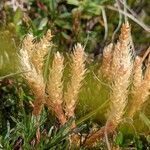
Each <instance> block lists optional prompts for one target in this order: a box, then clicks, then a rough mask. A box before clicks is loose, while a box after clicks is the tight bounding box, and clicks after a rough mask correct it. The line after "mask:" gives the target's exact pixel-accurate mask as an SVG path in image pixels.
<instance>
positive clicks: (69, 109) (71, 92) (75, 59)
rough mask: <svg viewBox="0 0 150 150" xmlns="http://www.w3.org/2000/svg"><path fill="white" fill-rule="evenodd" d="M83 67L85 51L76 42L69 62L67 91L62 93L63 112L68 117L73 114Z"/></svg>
mask: <svg viewBox="0 0 150 150" xmlns="http://www.w3.org/2000/svg"><path fill="white" fill-rule="evenodd" d="M85 72H86V69H85V53H84V48H83V47H82V46H81V44H77V45H76V46H75V48H74V51H73V55H72V64H71V81H70V83H69V85H68V88H67V91H66V92H65V94H64V100H65V104H66V106H65V112H66V115H67V117H68V118H70V117H72V116H74V110H75V107H76V103H77V98H78V93H79V90H80V88H81V85H82V83H81V82H82V80H83V79H84V75H85Z"/></svg>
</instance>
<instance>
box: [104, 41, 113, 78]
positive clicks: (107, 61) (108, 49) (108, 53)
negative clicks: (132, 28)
mask: <svg viewBox="0 0 150 150" xmlns="http://www.w3.org/2000/svg"><path fill="white" fill-rule="evenodd" d="M112 50H113V44H112V43H110V44H109V45H108V46H105V48H104V51H103V62H102V66H101V68H102V72H103V76H104V77H107V78H110V74H111V62H112V54H113V51H112Z"/></svg>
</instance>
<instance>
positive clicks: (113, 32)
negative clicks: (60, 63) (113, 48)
mask: <svg viewBox="0 0 150 150" xmlns="http://www.w3.org/2000/svg"><path fill="white" fill-rule="evenodd" d="M15 1H16V3H14V4H13V3H11V2H12V1H7V0H6V1H1V2H0V150H1V149H2V150H3V149H4V150H12V149H15V150H17V149H25V150H30V149H35V150H37V149H38V150H49V149H50V150H53V149H62V150H64V149H81V150H84V149H85V150H86V149H90V148H91V147H92V148H91V149H109V148H110V147H109V146H111V148H112V149H117V148H120V149H132V148H133V149H139V150H146V149H149V148H150V111H149V109H150V104H149V97H148V98H147V101H146V102H145V103H144V104H143V105H142V104H141V106H142V109H140V110H139V111H137V112H136V113H135V115H134V117H131V116H128V109H129V108H127V107H126V108H125V109H124V113H125V114H124V117H121V119H122V120H121V121H120V120H119V122H120V123H119V124H118V125H117V127H116V129H115V131H113V132H112V133H109V130H108V131H107V132H108V141H107V138H106V135H105V136H104V137H103V138H101V139H102V140H100V141H97V143H96V144H95V143H93V144H91V145H90V148H88V144H87V143H86V142H87V141H88V139H89V137H90V136H91V135H92V134H93V135H94V133H95V132H97V131H99V130H100V129H102V128H103V127H104V126H106V123H107V121H108V118H109V113H110V112H111V108H110V110H109V107H110V106H111V107H113V106H112V105H111V101H112V100H111V96H110V95H111V93H112V83H111V81H109V79H108V77H106V76H104V73H103V72H102V69H101V65H103V59H104V58H103V55H102V54H103V50H104V48H105V47H106V46H107V45H108V44H109V43H111V42H116V41H117V40H118V36H119V34H120V29H121V25H122V23H123V22H125V20H126V19H128V21H129V23H130V25H131V29H132V37H133V42H134V45H135V53H134V54H135V55H136V56H137V55H138V56H141V57H144V56H143V55H144V54H145V52H146V50H147V48H148V46H149V41H150V27H149V25H150V24H149V22H150V15H149V14H150V10H149V5H150V2H149V1H147V0H143V1H134V0H129V1H127V3H126V4H124V3H122V1H121V0H118V1H115V0H112V1H110V0H40V1H39V0H37V1H35V0H28V2H26V1H24V0H21V1H20V2H19V1H17V0H15ZM119 10H121V11H120V13H119ZM134 15H135V16H134ZM130 16H131V17H130ZM49 29H50V30H51V32H52V36H53V38H52V41H51V42H52V43H51V42H50V45H49V47H48V48H47V54H46V55H45V56H44V57H43V58H44V64H43V65H44V69H45V70H44V73H43V74H44V84H46V83H47V85H46V88H47V86H48V78H49V73H51V69H52V65H53V60H54V58H55V54H56V51H59V52H60V54H63V56H64V73H63V77H62V78H63V83H64V85H63V86H64V88H63V97H65V96H64V95H65V92H66V93H67V88H68V86H69V83H70V82H71V76H72V74H71V73H72V72H71V71H72V68H73V67H72V66H71V64H73V60H72V59H73V56H72V51H73V48H74V45H75V44H77V43H81V44H82V45H83V47H84V48H85V49H84V50H85V55H86V57H87V58H86V60H85V68H86V74H85V76H84V80H83V81H82V84H81V85H82V86H81V89H80V90H78V92H79V93H78V92H77V93H78V98H77V102H76V103H77V106H75V107H74V108H75V115H72V116H71V117H70V118H67V119H66V120H67V121H65V124H61V122H60V120H59V117H58V115H57V113H56V112H55V109H54V108H53V107H52V106H51V107H52V108H51V107H50V106H48V104H46V103H45V102H44V107H43V110H42V112H41V114H40V115H38V116H36V115H33V110H34V109H36V108H35V100H36V93H35V92H34V90H35V89H34V88H33V87H32V86H31V84H32V82H31V83H30V81H29V80H28V78H27V77H26V76H25V73H26V70H24V69H22V66H21V63H20V49H22V48H23V43H24V40H25V37H27V33H32V34H33V36H34V37H36V38H35V39H34V42H35V43H36V42H39V41H40V40H42V38H43V37H44V35H45V34H46V33H47V31H48V30H49ZM34 42H33V43H34ZM39 45H40V44H39ZM37 48H40V46H37ZM74 51H75V49H74ZM147 51H148V50H147ZM70 54H71V55H70ZM43 55H44V54H43ZM148 57H149V54H148V55H147V56H146V58H145V59H144V60H143V65H142V70H143V74H144V75H145V74H146V69H147V68H148V66H149V63H148V60H149V58H148ZM35 60H38V57H36V58H35ZM39 62H40V61H39ZM32 63H33V62H32ZM33 64H34V63H33ZM34 65H35V64H34ZM34 65H33V66H34ZM49 66H50V67H49ZM35 68H36V65H35ZM31 73H32V72H31ZM118 74H119V73H118ZM77 75H78V74H77ZM131 77H133V76H132V75H131ZM45 79H46V80H45ZM45 81H46V83H45ZM50 82H51V81H50ZM130 84H131V85H130V86H129V87H128V90H129V95H128V98H127V99H129V102H131V100H130V99H132V94H133V93H132V88H133V87H134V83H133V81H132V82H131V83H130ZM50 85H51V84H50ZM52 85H53V84H52ZM70 88H71V87H70ZM44 91H45V95H46V98H47V97H48V96H49V91H48V90H47V89H44ZM139 91H140V90H139ZM141 91H142V90H141ZM39 93H40V92H39ZM56 93H57V92H56ZM72 93H73V92H72ZM46 98H45V99H46ZM131 104H132V102H131ZM128 105H130V103H129V104H128ZM54 106H57V105H54ZM65 106H66V103H64V102H63V106H62V107H63V112H65V111H66V110H65V109H66V107H65ZM118 106H119V105H118ZM65 113H66V112H65ZM65 113H64V114H65ZM65 116H67V115H66V114H65ZM74 124H75V127H74V126H73V125H74ZM73 141H75V142H73Z"/></svg>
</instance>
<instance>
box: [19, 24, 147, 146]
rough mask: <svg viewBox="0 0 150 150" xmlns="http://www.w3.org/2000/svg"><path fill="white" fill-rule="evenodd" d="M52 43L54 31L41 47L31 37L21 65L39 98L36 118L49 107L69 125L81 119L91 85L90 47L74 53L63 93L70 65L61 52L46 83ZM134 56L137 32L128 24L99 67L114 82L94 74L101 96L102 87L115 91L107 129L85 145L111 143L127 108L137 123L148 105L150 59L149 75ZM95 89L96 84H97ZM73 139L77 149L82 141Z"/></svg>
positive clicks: (93, 134) (74, 136)
mask: <svg viewBox="0 0 150 150" xmlns="http://www.w3.org/2000/svg"><path fill="white" fill-rule="evenodd" d="M51 39H52V35H51V32H50V31H48V33H47V34H46V35H45V36H44V37H43V39H41V40H40V41H39V42H35V41H34V38H33V36H32V35H30V34H29V35H27V36H26V37H25V39H24V41H23V45H22V49H21V50H20V62H21V69H22V70H23V71H25V73H24V77H25V79H26V80H27V81H28V83H29V85H30V87H31V89H32V90H33V93H34V95H35V100H34V103H33V115H34V116H40V114H41V111H42V108H43V105H45V106H46V107H48V109H50V110H52V111H53V112H54V115H55V116H56V118H57V119H58V121H59V123H60V125H61V126H63V125H64V124H66V123H67V122H68V121H69V120H70V118H72V117H73V118H75V116H76V114H75V109H76V105H77V102H78V95H79V92H80V90H81V88H82V85H83V83H84V84H86V75H87V72H88V71H87V70H88V69H87V67H86V57H85V52H84V48H83V46H82V45H81V44H77V45H76V46H75V47H74V49H73V54H71V59H72V62H71V63H70V70H71V71H70V72H71V77H70V80H69V82H68V83H67V88H66V90H64V89H63V88H64V87H63V86H64V83H63V81H64V79H63V74H64V68H65V64H64V62H65V61H64V56H63V55H62V54H60V53H59V52H56V53H55V54H54V58H53V61H52V65H51V66H50V67H49V70H50V73H49V76H48V81H47V82H45V81H44V78H43V68H44V58H45V55H46V54H47V53H48V49H49V47H51V46H52V45H53V44H52V41H51ZM134 56H135V51H134V46H133V42H132V37H131V27H130V25H129V23H128V22H126V23H124V24H123V25H122V28H121V34H120V36H119V40H118V42H117V43H116V44H115V43H113V44H112V43H111V44H109V45H108V46H106V47H105V48H104V54H103V61H102V65H101V66H99V68H100V70H99V71H97V72H99V74H101V75H102V77H104V78H106V79H108V80H106V81H108V83H107V84H105V83H104V82H103V81H102V82H101V79H99V77H98V76H97V75H98V73H96V74H95V73H94V72H92V76H93V78H96V80H95V81H96V82H97V83H98V84H99V85H100V87H99V86H97V87H98V88H99V91H101V87H102V86H101V85H107V86H108V87H109V90H107V91H109V92H110V93H109V94H108V95H109V97H108V96H107V98H108V100H110V104H109V105H110V109H109V111H108V113H107V117H106V123H105V125H104V126H103V127H102V128H100V129H99V130H98V131H96V132H95V131H93V132H91V133H90V134H89V135H88V136H87V138H86V139H85V140H84V142H83V145H84V146H87V147H91V146H92V145H93V144H94V143H95V142H97V141H98V140H100V139H103V138H104V137H106V139H107V135H109V134H112V133H114V131H115V130H116V128H117V127H118V125H119V124H120V122H121V121H122V119H123V118H124V116H125V111H126V108H129V109H128V112H129V113H127V114H128V115H129V116H130V117H132V118H133V117H134V114H135V113H136V111H138V110H140V109H141V107H142V105H143V103H144V102H145V101H146V100H147V98H148V95H149V89H150V81H149V80H150V73H149V70H150V65H149V60H150V59H148V63H147V66H146V70H145V72H144V74H143V72H142V62H143V59H142V61H141V60H139V58H138V56H137V57H136V58H134ZM101 75H100V76H101ZM132 83H133V88H131V89H132V92H131V93H130V91H129V87H131V86H132ZM92 84H93V85H94V83H92ZM92 84H91V85H92ZM87 85H88V84H87ZM95 85H96V84H95ZM83 87H84V86H83ZM86 88H87V90H86V91H87V95H88V94H89V93H88V92H91V91H90V87H88V86H87V87H86ZM92 88H94V86H93V87H92ZM83 89H84V88H83ZM95 90H96V89H95ZM81 91H82V90H81ZM100 94H101V92H100V93H99V96H97V97H95V98H97V99H99V98H100V97H101V96H103V95H100ZM129 94H130V95H131V100H130V102H131V103H132V105H131V107H128V102H129ZM81 95H82V94H81ZM90 95H92V94H90ZM85 96H86V93H85ZM93 101H94V100H93ZM92 103H94V102H92ZM75 127H76V124H75V122H74V123H73V126H70V129H73V128H75ZM39 134H40V133H39ZM70 137H71V138H70V143H72V140H75V141H76V144H77V143H79V140H80V136H77V134H75V133H74V134H70ZM107 142H108V139H107ZM107 144H108V143H107ZM108 146H109V144H108Z"/></svg>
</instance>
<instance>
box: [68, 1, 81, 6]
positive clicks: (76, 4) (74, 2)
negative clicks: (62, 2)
mask: <svg viewBox="0 0 150 150" xmlns="http://www.w3.org/2000/svg"><path fill="white" fill-rule="evenodd" d="M67 3H68V4H70V5H75V6H79V4H80V3H79V1H78V0H67Z"/></svg>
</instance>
